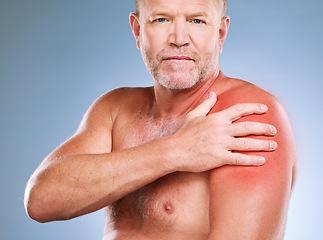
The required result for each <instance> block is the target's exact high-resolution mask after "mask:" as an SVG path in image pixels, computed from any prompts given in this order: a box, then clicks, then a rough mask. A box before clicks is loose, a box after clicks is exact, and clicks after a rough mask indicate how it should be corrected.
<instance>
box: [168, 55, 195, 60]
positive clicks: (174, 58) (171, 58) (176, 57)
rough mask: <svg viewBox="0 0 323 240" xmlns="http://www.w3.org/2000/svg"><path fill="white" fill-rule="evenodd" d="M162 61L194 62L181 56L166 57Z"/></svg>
mask: <svg viewBox="0 0 323 240" xmlns="http://www.w3.org/2000/svg"><path fill="white" fill-rule="evenodd" d="M164 60H167V61H194V59H192V58H190V57H188V56H181V55H178V56H171V57H167V58H165V59H164Z"/></svg>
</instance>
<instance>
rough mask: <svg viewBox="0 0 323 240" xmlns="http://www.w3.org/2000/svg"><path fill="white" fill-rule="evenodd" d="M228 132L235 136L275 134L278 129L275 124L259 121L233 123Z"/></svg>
mask: <svg viewBox="0 0 323 240" xmlns="http://www.w3.org/2000/svg"><path fill="white" fill-rule="evenodd" d="M228 133H229V134H230V135H231V136H234V137H242V136H248V135H264V136H274V135H275V134H276V133H277V130H276V128H275V127H274V126H272V125H270V124H265V123H258V122H241V123H233V124H230V125H229V126H228Z"/></svg>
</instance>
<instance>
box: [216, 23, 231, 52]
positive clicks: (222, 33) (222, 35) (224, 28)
mask: <svg viewBox="0 0 323 240" xmlns="http://www.w3.org/2000/svg"><path fill="white" fill-rule="evenodd" d="M229 26H230V17H224V18H222V20H221V25H220V29H219V42H220V53H221V52H222V50H223V44H224V42H225V39H226V38H227V35H228V31H229Z"/></svg>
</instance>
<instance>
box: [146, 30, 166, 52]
mask: <svg viewBox="0 0 323 240" xmlns="http://www.w3.org/2000/svg"><path fill="white" fill-rule="evenodd" d="M166 36H167V34H166V33H165V32H164V31H162V30H159V31H153V30H149V29H147V30H146V31H144V32H143V34H142V37H141V44H142V46H143V47H145V48H146V49H149V51H151V52H152V53H158V52H159V51H160V50H162V49H163V48H164V46H165V43H166V42H167V39H166Z"/></svg>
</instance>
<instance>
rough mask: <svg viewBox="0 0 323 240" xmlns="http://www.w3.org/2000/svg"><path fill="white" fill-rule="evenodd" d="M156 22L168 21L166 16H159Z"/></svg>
mask: <svg viewBox="0 0 323 240" xmlns="http://www.w3.org/2000/svg"><path fill="white" fill-rule="evenodd" d="M155 22H160V23H163V22H166V18H158V19H156V20H155Z"/></svg>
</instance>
